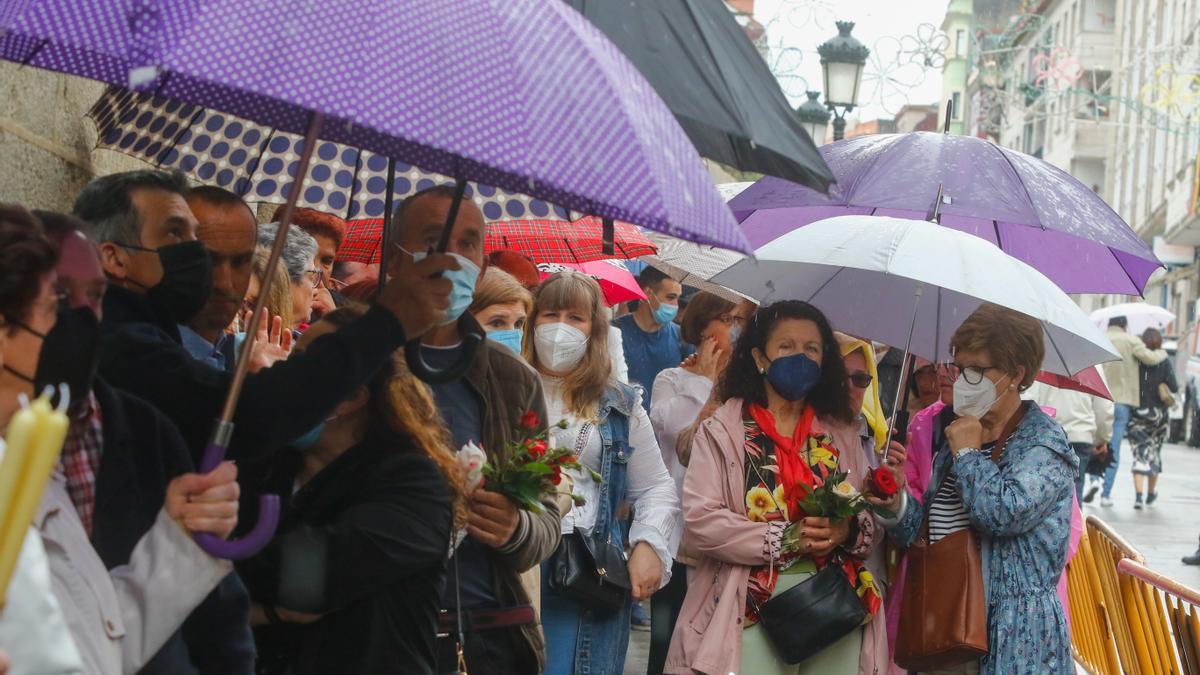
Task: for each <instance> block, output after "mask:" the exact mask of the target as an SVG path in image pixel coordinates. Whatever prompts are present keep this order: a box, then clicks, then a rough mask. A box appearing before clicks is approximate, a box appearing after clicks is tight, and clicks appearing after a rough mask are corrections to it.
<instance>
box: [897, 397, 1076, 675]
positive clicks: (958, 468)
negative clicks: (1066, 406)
mask: <svg viewBox="0 0 1200 675" xmlns="http://www.w3.org/2000/svg"><path fill="white" fill-rule="evenodd" d="M1027 405H1028V404H1027ZM1078 465H1079V459H1078V457H1077V456H1076V455H1075V452H1074V451H1072V450H1071V446H1070V445H1069V444H1068V443H1067V438H1066V435H1065V434H1064V433H1063V430H1062V427H1061V426H1059V424H1058V423H1057V422H1055V421H1054V420H1053V419H1051V418H1050V417H1049V416H1048V415H1046V414H1045V413H1044V412H1042V411H1041V410H1040V409H1038V408H1037V407H1036V406H1029V409H1028V411H1027V412H1026V413H1025V418H1024V419H1023V420H1022V421H1021V424H1020V425H1019V426H1018V427H1017V429H1016V431H1014V432H1013V434H1012V437H1011V438H1009V441H1008V444H1007V446H1006V447H1005V449H1004V456H1003V457H1002V458H1001V459H1000V462H999V464H996V463H993V462H992V461H991V460H990V459H989V458H988V455H987V454H986V453H982V452H974V453H970V454H968V455H966V456H965V457H963V458H962V459H960V460H958V461H957V462H955V461H954V460H953V459H952V457H951V456H950V453H948V452H940V453H938V454H937V455H936V456H935V457H934V460H933V474H932V476H931V479H930V482H929V489H928V490H927V491H926V493H925V504H931V503H933V495H934V493H935V492H936V491H937V489H938V486H939V485H940V484H941V482H942V478H943V477H945V475H946V472H947V471H953V472H954V475H955V477H956V479H957V480H958V485H959V490H960V491H961V493H962V501H963V505H964V506H965V507H966V510H967V514H968V515H969V516H970V518H971V523H972V525H973V526H974V528H975V531H976V532H978V533H979V534H980V535H981V540H982V561H983V579H984V587H985V589H986V592H987V599H988V641H989V654H988V655H987V656H986V657H984V659H983V661H982V663H981V664H980V672H981V673H982V674H983V675H989V674H994V675H1000V674H1003V675H1012V674H1015V673H1030V674H1036V675H1043V674H1047V675H1049V674H1056V673H1062V674H1063V675H1067V674H1070V673H1074V672H1075V665H1074V662H1073V661H1072V658H1071V640H1070V634H1069V633H1068V631H1067V622H1066V618H1065V616H1064V614H1063V608H1062V603H1061V602H1059V599H1058V593H1057V590H1056V589H1057V586H1058V579H1059V577H1060V576H1061V575H1062V571H1063V568H1064V567H1065V566H1066V560H1067V544H1068V539H1069V537H1070V532H1071V495H1072V494H1073V490H1074V489H1075V475H1076V472H1077V470H1078V469H1077V467H1078ZM924 518H925V508H924V507H923V506H922V505H920V504H918V503H917V502H916V500H912V499H910V500H909V501H908V508H907V510H906V511H905V513H904V516H903V517H902V518H901V520H900V522H899V524H897V525H896V526H895V527H894V528H892V529H891V530H890V534H891V535H892V537H893V539H894V540H895V541H896V542H897V543H898V544H899V545H900V546H902V547H905V548H907V547H908V546H910V545H912V543H913V540H915V539H916V537H917V534H918V532H919V530H920V527H921V522H922V520H923V519H924ZM902 616H903V615H902ZM901 620H903V619H901Z"/></svg>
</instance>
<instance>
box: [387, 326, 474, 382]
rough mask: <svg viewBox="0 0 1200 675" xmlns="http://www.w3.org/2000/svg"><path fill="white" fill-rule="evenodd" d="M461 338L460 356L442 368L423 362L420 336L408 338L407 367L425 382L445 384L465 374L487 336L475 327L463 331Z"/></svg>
mask: <svg viewBox="0 0 1200 675" xmlns="http://www.w3.org/2000/svg"><path fill="white" fill-rule="evenodd" d="M462 339H463V353H462V357H461V358H459V359H458V361H456V362H454V363H453V364H451V365H450V366H448V367H446V368H442V369H438V368H434V367H433V366H431V365H429V364H428V363H425V357H424V356H422V355H421V338H416V339H413V340H409V341H408V342H406V343H405V344H404V360H405V361H407V362H408V369H409V370H411V371H412V374H413V375H416V376H417V379H419V380H421V381H422V382H424V383H426V384H446V383H447V382H453V381H454V380H457V379H459V378H461V377H462V376H463V375H466V374H467V369H468V368H470V367H471V364H472V363H474V362H475V354H476V352H478V351H479V346H480V345H481V344H483V341H484V340H485V339H487V337H486V336H485V335H484V333H483V331H482V330H479V329H475V330H471V331H469V332H465V333H463V335H462Z"/></svg>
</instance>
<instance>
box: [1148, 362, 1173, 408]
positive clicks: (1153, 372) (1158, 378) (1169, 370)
mask: <svg viewBox="0 0 1200 675" xmlns="http://www.w3.org/2000/svg"><path fill="white" fill-rule="evenodd" d="M1139 372H1140V374H1141V376H1142V377H1141V379H1142V381H1141V392H1140V398H1141V405H1140V406H1139V407H1141V408H1166V407H1167V404H1166V403H1163V400H1162V397H1161V396H1159V394H1158V385H1160V384H1166V385H1167V388H1168V389H1170V390H1171V393H1178V392H1179V385H1178V384H1177V383H1176V382H1175V364H1174V362H1172V361H1171V359H1167V360H1166V361H1163V362H1162V363H1159V364H1158V365H1154V366H1147V365H1146V364H1144V363H1143V364H1141V366H1140V368H1139Z"/></svg>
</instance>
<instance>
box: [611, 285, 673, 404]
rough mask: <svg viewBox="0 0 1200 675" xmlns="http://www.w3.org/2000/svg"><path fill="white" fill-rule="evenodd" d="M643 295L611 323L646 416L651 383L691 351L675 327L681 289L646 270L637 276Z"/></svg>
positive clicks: (651, 389) (651, 388)
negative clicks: (618, 334)
mask: <svg viewBox="0 0 1200 675" xmlns="http://www.w3.org/2000/svg"><path fill="white" fill-rule="evenodd" d="M638 285H639V286H641V288H642V291H643V292H644V293H645V294H646V300H645V301H644V302H639V303H638V306H637V310H635V311H634V312H633V313H632V314H626V315H625V316H622V317H620V318H618V319H617V320H616V321H614V322H613V323H614V325H616V327H617V328H619V329H620V330H621V339H622V345H623V347H624V349H625V362H626V364H628V366H629V383H630V384H635V385H638V386H640V387H641V388H642V389H644V390H645V391H644V393H643V394H642V406H643V407H644V408H645V409H646V412H650V405H651V403H652V400H651V398H652V394H653V387H654V380H655V378H657V377H658V374H659V373H661V372H662V371H664V370H666V369H667V368H674V367H675V366H677V365H679V362H680V361H681V360H683V358H684V357H685V356H687V355H688V354H690V353H691V352H692V351H693V350H692V349H691V348H689V347H688V346H687V345H686V343H684V341H683V338H682V336H681V334H680V331H679V326H678V325H677V324H676V323H675V315H676V314H677V313H678V312H679V296H680V295H681V294H682V293H683V286H681V285H680V284H679V282H678V281H675V280H674V279H672V278H671V277H668V276H667V275H666V274H663V273H662V272H660V271H658V270H656V269H654V268H653V267H647V268H646V269H644V270H642V273H641V274H639V275H638Z"/></svg>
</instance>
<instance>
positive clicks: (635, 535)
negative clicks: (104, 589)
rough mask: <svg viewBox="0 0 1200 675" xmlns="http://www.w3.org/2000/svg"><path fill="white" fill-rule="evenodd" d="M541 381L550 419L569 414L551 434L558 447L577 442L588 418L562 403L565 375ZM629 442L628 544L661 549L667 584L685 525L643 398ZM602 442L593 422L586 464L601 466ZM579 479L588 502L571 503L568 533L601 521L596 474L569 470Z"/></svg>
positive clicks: (584, 456)
mask: <svg viewBox="0 0 1200 675" xmlns="http://www.w3.org/2000/svg"><path fill="white" fill-rule="evenodd" d="M541 378H542V386H543V388H544V389H545V396H546V412H547V414H548V417H547V420H548V421H549V422H550V424H551V425H553V424H556V423H558V421H559V420H566V422H567V428H566V429H558V428H555V427H553V426H552V427H551V429H550V431H551V435H552V438H553V439H554V445H555V447H559V448H571V449H573V448H575V446H576V442H577V440H578V438H579V433H580V430H581V429H582V428H583V425H584V423H585V422H587V421H588V420H581V419H579V418H578V417H576V416H575V415H574V414H573V413H571V412H570V411H568V410H566V409H565V407H564V403H563V393H562V380H561V379H560V378H557V377H550V376H548V375H541ZM629 446H630V447H631V448H632V449H633V454H632V455H631V456H630V459H629V464H628V467H627V470H626V473H625V477H626V489H625V497H626V499H627V500H628V501H629V503H630V505H631V506H633V512H634V519H633V526H632V527H630V529H629V545H630V546H634V545H636V544H638V543H639V542H643V541H644V542H646V543H647V544H649V545H650V546H651V547H652V548H653V549H654V552H655V553H657V554H658V558H659V560H660V561H662V567H663V572H662V583H661V585H660V586H659V587H660V588H661V587H662V586H666V585H667V582H668V581H670V580H671V564H672V562H673V561H674V554H675V549H676V547H677V546H678V545H679V537H680V535H681V534H682V529H681V528H680V527H679V526H678V523H679V520H680V517H679V513H680V512H679V496H678V494H676V492H675V483H674V481H672V480H671V475H670V474H669V473H667V467H666V466H665V465H663V459H662V454H661V453H660V452H659V449H658V442H657V441H655V440H654V430H653V429H652V428H651V426H650V418H649V416H647V415H646V411H645V409H644V408H642V403H641V401H640V400H639V401H635V402H634V406H633V414H632V415H631V416H630V418H629ZM602 448H603V445H602V441H601V440H600V431H599V430H598V429H597V428H596V427H595V426H592V427H591V429H590V432H589V433H588V437H587V441H586V442H585V443H584V446H583V452H581V453H580V457H579V463H580V464H582V465H584V466H585V467H587V468H589V469H591V470H592V471H595V472H597V473H599V472H600V453H601V450H602ZM568 472H569V473H570V474H571V477H572V478H573V479H574V481H575V485H574V487H573V488H572V492H574V494H576V495H578V496H580V497H583V498H584V500H586V501H585V503H584V504H583V505H582V506H576V507H574V508H573V509H571V512H570V513H568V514H567V515H566V516H565V517H563V520H562V532H563V534H566V533H568V532H573V531H574V530H576V529H579V531H581V532H584V533H590V532H591V531H592V528H593V527H595V525H596V516H597V514H598V509H597V505H598V504H599V502H600V499H601V497H600V491H599V489H598V486H597V485H596V483H595V482H593V481H592V479H591V476H590V475H588V476H584V475H582V473H581V472H576V471H570V470H568Z"/></svg>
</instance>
